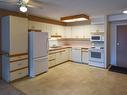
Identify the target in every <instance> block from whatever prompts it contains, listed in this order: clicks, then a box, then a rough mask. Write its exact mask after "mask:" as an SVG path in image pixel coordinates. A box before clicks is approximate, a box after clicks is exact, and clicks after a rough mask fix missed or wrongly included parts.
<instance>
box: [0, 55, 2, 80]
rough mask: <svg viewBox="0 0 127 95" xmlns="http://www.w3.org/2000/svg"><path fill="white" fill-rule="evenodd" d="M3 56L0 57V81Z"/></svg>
mask: <svg viewBox="0 0 127 95" xmlns="http://www.w3.org/2000/svg"><path fill="white" fill-rule="evenodd" d="M1 57H2V56H1V55H0V79H1V78H2V58H1Z"/></svg>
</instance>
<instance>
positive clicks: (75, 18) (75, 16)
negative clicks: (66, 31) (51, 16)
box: [61, 14, 89, 22]
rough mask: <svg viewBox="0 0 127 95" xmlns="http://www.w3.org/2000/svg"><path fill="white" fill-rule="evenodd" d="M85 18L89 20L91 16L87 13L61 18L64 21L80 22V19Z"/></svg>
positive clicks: (83, 19)
mask: <svg viewBox="0 0 127 95" xmlns="http://www.w3.org/2000/svg"><path fill="white" fill-rule="evenodd" d="M85 20H89V16H87V15H85V14H80V15H74V16H67V17H62V18H61V21H62V22H78V21H85Z"/></svg>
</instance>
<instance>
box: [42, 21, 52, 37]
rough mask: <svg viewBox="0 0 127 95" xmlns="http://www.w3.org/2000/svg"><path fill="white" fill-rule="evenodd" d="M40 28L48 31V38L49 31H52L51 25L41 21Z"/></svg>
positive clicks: (49, 35)
mask: <svg viewBox="0 0 127 95" xmlns="http://www.w3.org/2000/svg"><path fill="white" fill-rule="evenodd" d="M42 28H43V29H44V32H48V38H51V32H52V25H51V24H47V23H43V24H42Z"/></svg>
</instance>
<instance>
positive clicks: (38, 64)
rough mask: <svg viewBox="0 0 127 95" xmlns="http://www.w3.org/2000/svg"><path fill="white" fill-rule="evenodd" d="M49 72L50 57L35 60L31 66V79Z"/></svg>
mask: <svg viewBox="0 0 127 95" xmlns="http://www.w3.org/2000/svg"><path fill="white" fill-rule="evenodd" d="M47 71H48V57H42V58H36V59H33V63H32V64H31V65H30V71H29V72H30V77H35V76H36V75H39V74H41V73H44V72H47Z"/></svg>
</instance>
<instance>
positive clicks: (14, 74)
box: [10, 68, 28, 81]
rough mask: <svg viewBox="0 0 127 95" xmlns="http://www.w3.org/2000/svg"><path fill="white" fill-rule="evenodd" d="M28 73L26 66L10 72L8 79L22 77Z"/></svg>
mask: <svg viewBox="0 0 127 95" xmlns="http://www.w3.org/2000/svg"><path fill="white" fill-rule="evenodd" d="M27 75H28V68H25V69H22V70H18V71H15V72H11V73H10V81H13V80H16V79H20V78H23V77H25V76H27Z"/></svg>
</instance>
